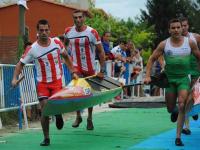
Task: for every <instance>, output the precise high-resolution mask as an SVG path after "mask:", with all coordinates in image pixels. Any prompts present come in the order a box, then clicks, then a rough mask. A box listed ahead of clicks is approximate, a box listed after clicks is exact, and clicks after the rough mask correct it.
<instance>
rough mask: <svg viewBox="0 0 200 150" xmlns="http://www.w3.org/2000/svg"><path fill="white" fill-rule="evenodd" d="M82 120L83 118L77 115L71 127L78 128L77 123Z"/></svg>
mask: <svg viewBox="0 0 200 150" xmlns="http://www.w3.org/2000/svg"><path fill="white" fill-rule="evenodd" d="M82 121H83V120H82V118H81V117H77V118H76V120H75V122H74V123H73V124H72V127H73V128H78V127H79V125H80V123H81V122H82Z"/></svg>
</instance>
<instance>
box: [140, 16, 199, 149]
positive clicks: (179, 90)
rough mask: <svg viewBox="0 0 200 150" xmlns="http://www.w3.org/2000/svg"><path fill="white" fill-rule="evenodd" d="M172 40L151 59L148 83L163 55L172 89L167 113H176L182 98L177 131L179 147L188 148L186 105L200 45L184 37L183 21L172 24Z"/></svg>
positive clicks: (163, 43) (168, 98)
mask: <svg viewBox="0 0 200 150" xmlns="http://www.w3.org/2000/svg"><path fill="white" fill-rule="evenodd" d="M168 28H169V33H170V35H171V36H170V37H169V38H168V39H166V40H164V41H162V42H161V43H160V44H159V45H158V46H157V48H156V49H155V50H154V52H153V54H152V55H151V57H150V58H149V60H148V63H147V68H146V77H145V79H144V83H146V84H148V83H150V82H151V78H150V74H151V68H152V65H153V63H154V61H156V60H157V59H158V58H159V57H160V56H162V55H163V56H164V59H165V63H166V65H165V72H166V75H167V78H168V80H169V87H168V88H166V90H165V92H166V93H165V100H166V105H167V110H168V112H169V113H172V112H173V111H174V109H175V108H176V101H177V99H178V112H179V113H178V120H177V131H176V139H175V145H176V146H184V144H183V142H182V140H181V131H182V128H183V124H184V120H185V103H186V101H187V97H188V94H189V91H190V80H189V77H188V74H189V72H190V54H191V53H193V54H194V55H195V56H196V57H197V58H198V60H200V52H199V49H198V47H197V45H196V44H195V43H194V42H193V41H192V40H190V39H188V38H186V37H184V36H182V35H181V34H182V26H181V22H180V20H179V19H172V20H170V21H169V26H168Z"/></svg>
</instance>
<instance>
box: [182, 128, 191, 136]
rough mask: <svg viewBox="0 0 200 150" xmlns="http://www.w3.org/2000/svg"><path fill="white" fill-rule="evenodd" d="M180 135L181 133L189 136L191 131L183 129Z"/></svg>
mask: <svg viewBox="0 0 200 150" xmlns="http://www.w3.org/2000/svg"><path fill="white" fill-rule="evenodd" d="M181 133H183V134H185V135H190V134H191V131H190V129H188V128H185V129H183V130H182V132H181Z"/></svg>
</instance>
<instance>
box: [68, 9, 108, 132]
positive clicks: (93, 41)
mask: <svg viewBox="0 0 200 150" xmlns="http://www.w3.org/2000/svg"><path fill="white" fill-rule="evenodd" d="M73 20H74V26H72V27H67V28H66V29H65V37H66V38H67V39H68V40H69V49H70V50H71V55H72V60H73V65H74V67H75V72H76V73H77V74H78V75H79V76H80V77H86V76H91V75H94V74H95V56H96V52H97V55H98V57H99V62H100V67H101V70H100V72H99V73H98V74H97V75H98V76H99V77H101V78H102V77H103V76H104V72H105V68H104V62H105V53H104V50H103V47H102V44H101V38H100V36H99V34H98V32H97V31H96V30H95V29H93V28H91V27H89V26H87V25H85V13H84V12H83V11H82V10H75V11H74V13H73ZM92 111H93V107H90V108H88V118H87V130H93V129H94V125H93V122H92ZM81 122H82V117H81V112H80V111H77V116H76V120H75V122H74V123H73V124H72V127H74V128H77V127H79V125H80V123H81Z"/></svg>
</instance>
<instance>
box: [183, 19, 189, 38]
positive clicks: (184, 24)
mask: <svg viewBox="0 0 200 150" xmlns="http://www.w3.org/2000/svg"><path fill="white" fill-rule="evenodd" d="M181 24H182V29H183V33H182V34H183V35H184V36H186V35H187V34H188V30H189V25H188V22H187V21H183V22H181Z"/></svg>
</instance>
